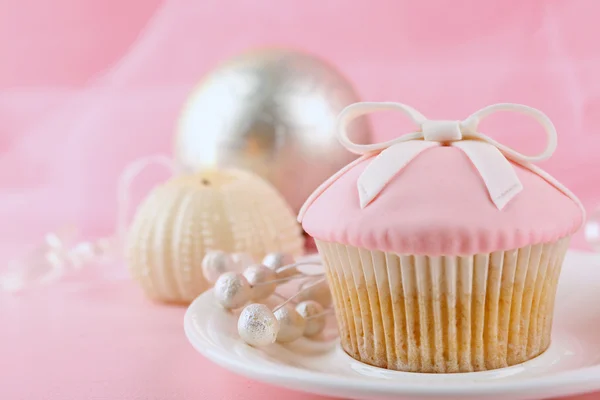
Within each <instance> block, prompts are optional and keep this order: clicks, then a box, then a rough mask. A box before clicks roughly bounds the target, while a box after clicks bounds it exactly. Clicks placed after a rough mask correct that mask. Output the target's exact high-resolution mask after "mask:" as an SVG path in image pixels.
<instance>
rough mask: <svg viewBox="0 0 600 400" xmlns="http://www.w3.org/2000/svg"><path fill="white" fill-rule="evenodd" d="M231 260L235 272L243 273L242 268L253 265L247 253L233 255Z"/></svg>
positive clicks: (252, 260)
mask: <svg viewBox="0 0 600 400" xmlns="http://www.w3.org/2000/svg"><path fill="white" fill-rule="evenodd" d="M231 259H232V260H233V263H234V264H235V267H236V271H243V270H244V268H246V267H248V266H250V265H252V264H254V259H253V258H252V256H251V255H250V254H248V253H233V254H232V255H231Z"/></svg>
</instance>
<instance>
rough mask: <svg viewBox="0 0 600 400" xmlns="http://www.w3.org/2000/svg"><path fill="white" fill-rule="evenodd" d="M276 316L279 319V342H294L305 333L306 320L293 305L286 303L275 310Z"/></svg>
mask: <svg viewBox="0 0 600 400" xmlns="http://www.w3.org/2000/svg"><path fill="white" fill-rule="evenodd" d="M275 318H277V321H279V333H278V334H277V341H278V342H280V343H288V342H293V341H294V340H296V339H298V338H299V337H301V336H302V335H303V334H304V328H305V326H306V321H305V320H304V318H302V316H301V315H300V314H298V312H297V311H296V310H295V309H294V308H293V307H292V306H291V305H289V304H286V305H285V306H283V307H281V308H280V309H279V310H277V311H275Z"/></svg>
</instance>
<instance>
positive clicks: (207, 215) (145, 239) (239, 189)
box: [126, 169, 304, 303]
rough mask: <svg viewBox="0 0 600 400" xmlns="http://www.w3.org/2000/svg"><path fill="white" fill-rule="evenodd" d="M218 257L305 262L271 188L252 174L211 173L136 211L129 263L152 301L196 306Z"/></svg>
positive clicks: (180, 180)
mask: <svg viewBox="0 0 600 400" xmlns="http://www.w3.org/2000/svg"><path fill="white" fill-rule="evenodd" d="M215 249H219V250H222V251H224V252H227V253H233V252H239V253H245V254H248V257H252V258H253V259H255V260H261V259H262V258H263V257H264V256H265V255H266V254H268V253H270V252H274V251H281V252H288V253H290V254H293V255H295V256H298V255H300V254H302V252H303V251H304V239H303V237H302V234H301V230H300V227H299V226H298V223H297V222H296V221H295V218H294V215H293V214H292V211H291V209H290V208H289V206H288V205H287V204H286V202H285V200H284V199H283V198H282V197H281V195H280V194H279V193H277V191H276V190H275V189H274V188H273V186H271V185H270V184H269V183H268V182H266V181H265V180H263V179H261V178H260V177H258V176H256V175H254V174H252V173H250V172H247V171H240V170H233V169H207V170H204V171H201V172H198V173H195V174H192V175H179V176H176V177H174V178H172V179H170V180H169V181H168V182H166V183H164V184H162V185H159V186H157V187H156V188H155V189H154V190H152V192H151V193H150V194H149V195H148V197H147V198H146V199H145V200H144V202H143V203H142V204H141V205H140V207H139V208H138V209H137V211H136V215H135V218H134V220H133V223H132V224H131V227H130V229H129V233H128V238H127V250H126V255H127V263H128V267H129V270H130V272H131V275H132V277H133V278H134V280H135V281H137V282H138V283H139V284H140V286H141V287H142V288H143V289H144V292H145V293H146V294H147V295H148V296H149V297H151V298H155V299H159V300H162V301H166V302H177V303H189V302H191V301H192V300H193V299H195V298H196V297H197V296H198V295H199V294H200V293H202V292H204V291H205V290H206V289H208V288H210V287H211V286H212V285H211V283H210V282H209V281H208V280H207V279H205V277H204V274H203V268H202V260H203V259H204V256H205V255H206V253H207V252H208V251H211V250H215ZM248 264H252V262H251V261H250V262H249V263H248ZM245 266H247V265H245ZM242 270H243V268H241V269H237V271H238V272H242Z"/></svg>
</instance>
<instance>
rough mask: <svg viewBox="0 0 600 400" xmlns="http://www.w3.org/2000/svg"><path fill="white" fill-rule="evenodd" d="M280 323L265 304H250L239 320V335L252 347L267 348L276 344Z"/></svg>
mask: <svg viewBox="0 0 600 400" xmlns="http://www.w3.org/2000/svg"><path fill="white" fill-rule="evenodd" d="M278 331H279V322H278V321H277V319H276V318H275V315H274V314H273V312H272V311H271V310H270V309H269V307H267V306H266V305H264V304H250V305H248V306H246V308H244V310H243V311H242V313H241V314H240V318H239V319H238V333H239V335H240V337H241V338H242V340H243V341H244V342H246V343H248V344H249V345H251V346H257V347H260V346H267V345H269V344H271V343H275V339H276V338H277V332H278Z"/></svg>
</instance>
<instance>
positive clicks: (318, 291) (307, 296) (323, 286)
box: [296, 281, 331, 308]
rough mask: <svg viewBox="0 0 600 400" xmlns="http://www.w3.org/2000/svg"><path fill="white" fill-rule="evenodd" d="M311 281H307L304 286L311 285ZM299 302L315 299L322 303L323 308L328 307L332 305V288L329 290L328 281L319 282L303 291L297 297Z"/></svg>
mask: <svg viewBox="0 0 600 400" xmlns="http://www.w3.org/2000/svg"><path fill="white" fill-rule="evenodd" d="M310 285H311V283H307V284H306V285H305V286H304V287H308V286H310ZM296 299H298V301H299V302H302V301H306V300H314V301H316V302H318V303H320V304H321V305H322V306H323V308H327V307H329V306H330V305H331V290H329V286H328V285H327V282H326V281H323V282H321V283H318V284H316V285H314V286H312V287H310V288H308V289H306V290H304V291H303V292H301V293H300V294H299V295H298V297H296Z"/></svg>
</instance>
